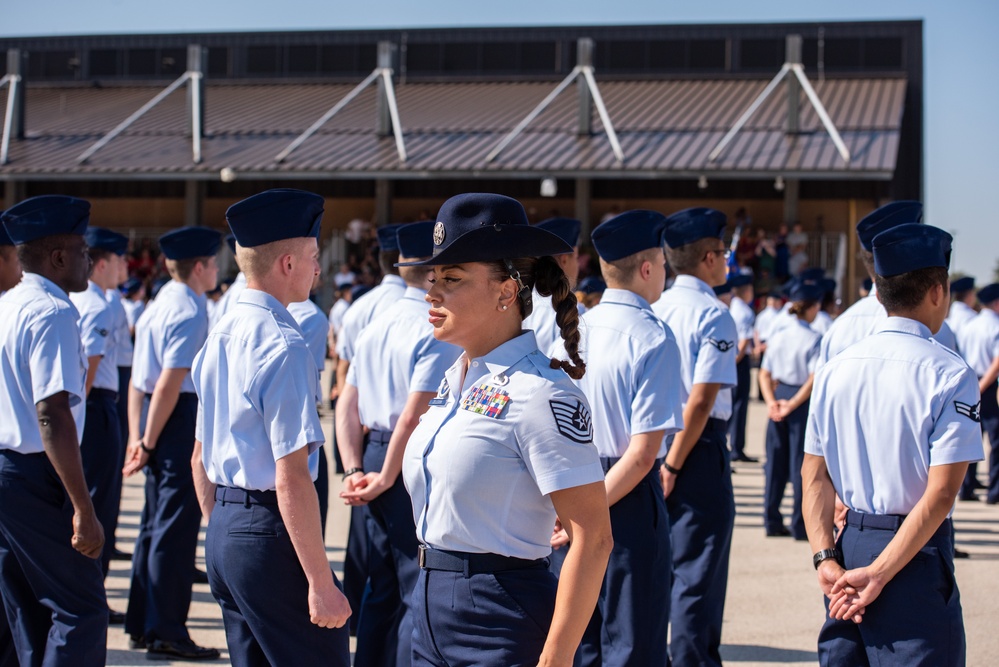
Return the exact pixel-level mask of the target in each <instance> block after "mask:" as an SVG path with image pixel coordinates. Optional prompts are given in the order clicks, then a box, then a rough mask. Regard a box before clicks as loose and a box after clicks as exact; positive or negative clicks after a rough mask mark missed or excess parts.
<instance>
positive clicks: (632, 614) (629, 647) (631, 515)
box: [575, 462, 673, 667]
mask: <svg viewBox="0 0 999 667" xmlns="http://www.w3.org/2000/svg"><path fill="white" fill-rule="evenodd" d="M659 465H661V462H660V463H659V464H657V465H655V466H653V468H652V470H651V471H650V472H649V474H648V475H647V476H646V477H645V479H643V480H642V481H641V482H639V483H638V485H637V486H636V487H635V488H634V489H632V491H631V492H630V493H629V494H628V495H626V496H625V497H624V498H622V499H621V500H619V501H618V502H616V503H614V505H613V506H612V507H611V508H610V516H611V529H612V531H613V533H614V550H613V551H612V552H611V555H610V560H609V562H608V563H607V573H606V574H605V575H604V583H603V586H602V587H601V588H600V597H599V598H598V599H597V606H596V609H595V610H594V611H593V617H592V618H591V619H590V623H589V625H588V626H587V628H586V631H585V633H584V634H583V641H582V643H581V644H580V646H579V650H578V651H577V652H576V663H575V664H576V665H577V667H601V666H603V667H618V666H621V667H624V666H626V665H635V666H637V665H642V666H643V667H665V665H666V664H667V660H668V658H667V651H666V631H667V629H668V627H669V607H670V599H669V595H667V591H669V589H670V579H671V575H672V572H671V571H672V566H673V565H672V558H671V554H670V535H669V519H668V517H667V514H666V503H665V502H664V501H663V487H662V482H661V481H660V479H659ZM609 467H610V466H609V465H605V468H609Z"/></svg>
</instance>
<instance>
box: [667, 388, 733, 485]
mask: <svg viewBox="0 0 999 667" xmlns="http://www.w3.org/2000/svg"><path fill="white" fill-rule="evenodd" d="M720 388H721V384H720V383H718V382H707V383H700V382H699V383H697V384H695V385H694V386H693V387H691V388H690V397H689V398H688V399H687V405H685V406H684V407H683V424H684V428H683V430H682V431H680V432H679V433H677V434H676V435H675V436H674V437H673V444H672V445H671V446H670V448H669V453H668V454H667V455H666V463H668V464H669V465H670V467H672V468H674V469H676V470H680V469H682V468H683V462H684V461H686V460H687V456H688V455H689V454H690V451H691V450H692V449H693V448H694V445H696V444H697V441H698V440H699V439H700V437H701V433H703V432H704V426H705V425H706V424H707V423H708V417H710V416H711V408H713V407H714V405H715V398H717V396H718V390H719V389H720ZM660 474H661V476H662V482H663V493H664V494H665V495H666V497H667V498H668V497H669V494H670V493H671V492H672V491H673V485H674V484H676V475H674V474H673V473H671V472H670V471H669V470H667V469H666V468H665V466H664V467H663V469H662V471H661V473H660Z"/></svg>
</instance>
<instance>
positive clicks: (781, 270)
mask: <svg viewBox="0 0 999 667" xmlns="http://www.w3.org/2000/svg"><path fill="white" fill-rule="evenodd" d="M774 249H775V250H776V253H775V257H776V260H775V264H774V276H776V277H777V282H780V283H784V282H787V279H788V277H789V271H788V267H787V264H788V260H790V258H791V253H790V251H789V250H788V247H787V225H781V226H780V228H778V230H777V236H776V237H775V238H774Z"/></svg>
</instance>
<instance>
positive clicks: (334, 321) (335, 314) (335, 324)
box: [330, 299, 350, 336]
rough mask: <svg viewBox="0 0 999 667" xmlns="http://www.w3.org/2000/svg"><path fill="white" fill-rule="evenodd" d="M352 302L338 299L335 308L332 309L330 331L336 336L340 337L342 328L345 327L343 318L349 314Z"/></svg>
mask: <svg viewBox="0 0 999 667" xmlns="http://www.w3.org/2000/svg"><path fill="white" fill-rule="evenodd" d="M348 308H350V302H348V301H347V300H346V299H337V300H336V303H334V304H333V307H332V308H330V329H332V330H333V335H334V336H339V335H340V328H341V327H343V316H344V315H346V314H347V309H348Z"/></svg>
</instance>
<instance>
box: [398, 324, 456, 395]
mask: <svg viewBox="0 0 999 667" xmlns="http://www.w3.org/2000/svg"><path fill="white" fill-rule="evenodd" d="M416 354H417V359H416V365H415V366H414V368H413V377H412V379H411V380H410V381H409V392H410V393H415V392H418V391H437V389H438V387H440V385H441V380H442V379H443V378H444V374H445V373H446V372H447V369H449V368H451V366H453V365H454V362H455V361H457V359H458V357H459V356H460V355H461V350H460V349H459V348H458V347H456V346H454V345H452V344H450V343H444V342H441V341H439V340H437V339H436V338H434V335H433V334H432V333H431V334H429V336H428V337H427V338H426V339H424V341H423V343H422V344H421V345H420V347H419V349H418V350H417V353H416Z"/></svg>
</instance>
